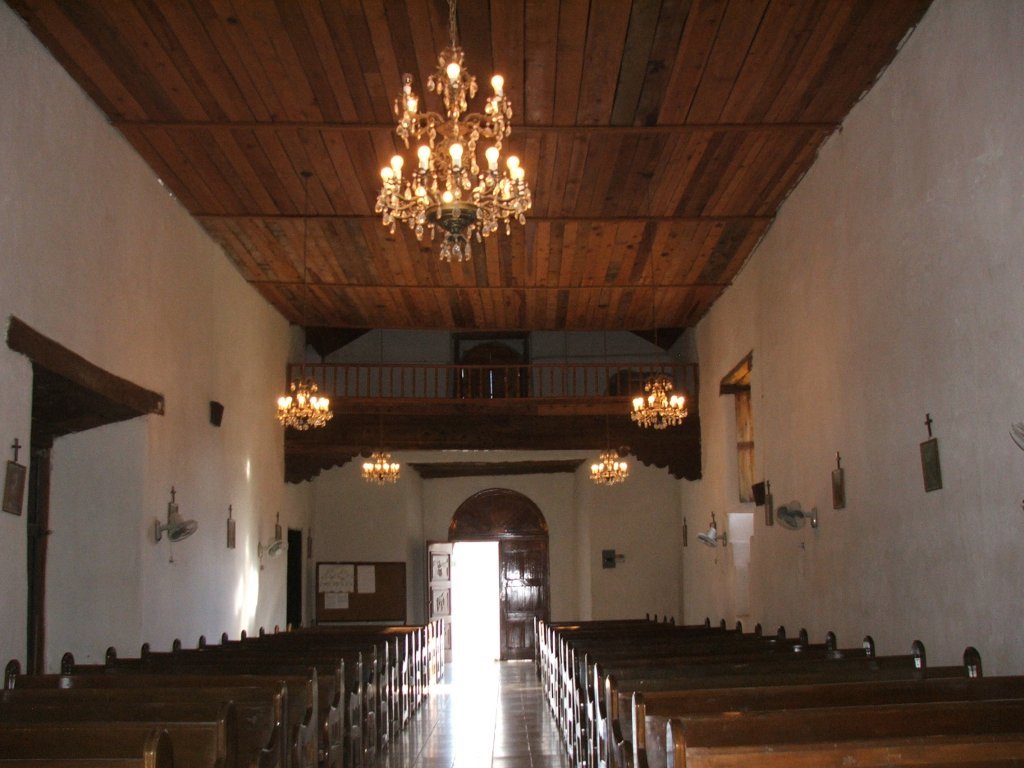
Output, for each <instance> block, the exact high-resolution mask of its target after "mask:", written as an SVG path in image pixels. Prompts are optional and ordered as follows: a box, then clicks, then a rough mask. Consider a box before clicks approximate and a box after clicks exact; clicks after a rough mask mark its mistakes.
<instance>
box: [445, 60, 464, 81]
mask: <svg viewBox="0 0 1024 768" xmlns="http://www.w3.org/2000/svg"><path fill="white" fill-rule="evenodd" d="M445 73H446V74H447V75H448V79H449V80H450V81H451V82H453V83H454V82H455V81H456V80H458V79H459V75H461V74H462V67H460V66H459V63H458V62H457V61H453V62H451V63H450V64H449V65H448V66H447V67H445Z"/></svg>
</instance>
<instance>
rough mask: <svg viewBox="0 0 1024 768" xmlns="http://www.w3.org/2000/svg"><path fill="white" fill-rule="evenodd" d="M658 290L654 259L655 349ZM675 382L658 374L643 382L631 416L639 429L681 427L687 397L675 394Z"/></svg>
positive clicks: (652, 303) (652, 281) (652, 315)
mask: <svg viewBox="0 0 1024 768" xmlns="http://www.w3.org/2000/svg"><path fill="white" fill-rule="evenodd" d="M657 288H658V286H657V283H656V282H655V280H654V259H653V258H652V259H651V325H652V326H653V327H654V346H656V347H657V346H658V290H657ZM672 388H673V384H672V378H671V377H670V376H666V375H665V374H664V373H655V374H654V375H652V376H651V377H650V378H649V379H647V381H645V382H644V391H643V394H638V395H637V396H636V397H634V398H633V410H632V411H630V413H629V418H631V419H632V420H633V421H634V422H635V423H636V424H637V425H639V426H641V427H648V428H651V429H665V428H666V427H678V426H679V425H680V424H682V423H683V419H685V418H686V416H687V413H688V410H687V408H686V397H685V396H684V395H674V394H672Z"/></svg>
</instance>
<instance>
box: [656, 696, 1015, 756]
mask: <svg viewBox="0 0 1024 768" xmlns="http://www.w3.org/2000/svg"><path fill="white" fill-rule="evenodd" d="M666 745H667V748H666V750H667V751H666V765H667V766H668V768H683V767H684V766H685V768H717V767H719V766H729V767H730V768H748V767H750V768H753V767H754V766H756V767H757V768H783V766H784V767H785V768H805V767H807V768H810V766H814V768H830V767H832V766H835V768H841V767H842V768H845V767H847V766H858V767H863V766H900V765H914V766H943V767H944V768H945V767H948V766H952V765H960V766H964V765H973V766H982V765H984V766H1009V765H1016V766H1019V765H1022V764H1024V701H1022V700H1019V699H1018V700H988V701H967V702H928V703H917V704H892V705H883V706H879V705H871V706H848V707H823V708H820V709H802V710H799V711H794V710H774V711H767V712H729V713H725V714H719V715H694V716H689V717H683V718H673V719H672V720H671V722H670V724H669V726H668V728H667V734H666Z"/></svg>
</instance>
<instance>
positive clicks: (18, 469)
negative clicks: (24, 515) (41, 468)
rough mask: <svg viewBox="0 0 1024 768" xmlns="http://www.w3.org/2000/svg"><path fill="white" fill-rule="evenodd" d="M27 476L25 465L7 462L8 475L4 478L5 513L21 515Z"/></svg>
mask: <svg viewBox="0 0 1024 768" xmlns="http://www.w3.org/2000/svg"><path fill="white" fill-rule="evenodd" d="M25 474H26V470H25V465H24V464H18V463H17V462H15V461H8V462H7V474H6V475H5V476H4V502H3V510H4V512H9V513H10V514H12V515H20V514H21V506H22V502H23V501H24V500H25Z"/></svg>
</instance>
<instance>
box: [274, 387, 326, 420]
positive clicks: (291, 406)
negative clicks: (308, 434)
mask: <svg viewBox="0 0 1024 768" xmlns="http://www.w3.org/2000/svg"><path fill="white" fill-rule="evenodd" d="M318 392H319V389H318V388H317V386H316V382H314V381H313V380H312V379H296V380H295V381H293V382H292V383H291V386H289V388H288V394H287V395H282V396H281V397H279V398H277V420H278V421H279V422H281V425H282V426H285V427H291V428H292V429H297V430H298V431H299V432H304V431H306V430H307V429H311V428H316V427H322V426H324V425H325V424H326V423H327V422H328V421H330V420H331V418H332V417H333V416H334V413H333V412H332V411H331V401H330V399H329V398H327V397H324V396H323V395H319V394H317V393H318Z"/></svg>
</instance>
